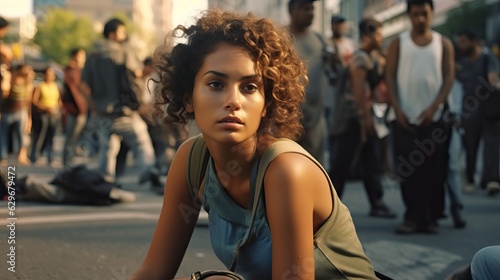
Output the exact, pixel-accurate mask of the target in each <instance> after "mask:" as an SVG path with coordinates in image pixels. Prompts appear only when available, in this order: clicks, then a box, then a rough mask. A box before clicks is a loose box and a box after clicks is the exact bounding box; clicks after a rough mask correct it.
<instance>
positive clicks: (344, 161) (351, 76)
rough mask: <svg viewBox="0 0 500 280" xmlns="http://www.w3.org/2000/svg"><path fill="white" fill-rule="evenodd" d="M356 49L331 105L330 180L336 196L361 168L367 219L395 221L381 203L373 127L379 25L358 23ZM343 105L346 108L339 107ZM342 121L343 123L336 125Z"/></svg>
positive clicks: (377, 144)
mask: <svg viewBox="0 0 500 280" xmlns="http://www.w3.org/2000/svg"><path fill="white" fill-rule="evenodd" d="M359 32H360V48H359V50H357V51H355V52H354V53H353V55H352V58H351V59H350V61H349V63H348V69H347V70H346V71H349V72H348V74H347V75H345V76H344V77H345V79H346V81H342V83H343V84H345V85H346V86H345V87H341V88H337V89H339V90H341V91H342V92H337V93H336V94H339V97H338V98H342V99H344V100H339V102H335V105H336V106H335V107H334V108H335V109H334V112H335V113H338V112H344V114H345V115H343V116H340V115H338V114H336V116H338V117H336V118H335V119H334V123H333V125H334V128H332V132H333V137H332V138H333V141H332V154H331V156H330V172H329V175H330V178H332V182H333V185H334V186H335V189H336V190H337V193H338V194H339V196H340V197H342V194H343V192H344V185H345V183H346V180H347V178H349V175H350V174H352V169H353V168H351V167H352V166H353V165H356V164H357V163H359V164H361V166H362V171H361V172H362V175H361V176H362V179H363V183H364V187H365V190H366V194H367V196H368V200H369V202H370V206H371V210H370V216H373V217H384V218H395V217H396V214H395V213H394V212H392V211H391V210H390V209H389V207H388V206H387V205H386V204H385V203H384V202H383V200H382V197H383V187H382V182H381V175H382V170H381V168H380V166H381V158H380V142H379V139H378V136H377V133H376V131H375V127H374V116H373V109H372V103H373V101H372V98H373V96H374V95H375V93H374V91H375V89H376V87H377V86H378V84H379V83H380V82H381V81H382V79H383V75H384V65H381V63H379V61H378V60H377V59H376V58H375V57H373V56H372V55H371V54H372V53H373V52H374V51H377V50H379V49H380V48H381V47H382V41H383V37H382V24H381V23H380V22H378V21H376V20H374V19H368V18H367V19H363V20H362V21H361V22H360V23H359ZM341 106H345V107H346V108H340V107H341ZM339 122H343V123H341V124H340V123H339Z"/></svg>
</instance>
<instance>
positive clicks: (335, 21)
mask: <svg viewBox="0 0 500 280" xmlns="http://www.w3.org/2000/svg"><path fill="white" fill-rule="evenodd" d="M330 23H331V28H332V40H331V41H332V45H333V46H334V47H335V49H336V50H337V51H338V52H339V57H340V59H341V61H342V64H343V65H344V66H347V65H349V62H350V61H351V57H352V55H353V54H354V52H355V51H356V43H355V42H354V41H353V40H352V39H351V38H349V37H347V36H346V31H347V22H346V18H345V17H343V16H342V15H333V16H332V18H331V20H330Z"/></svg>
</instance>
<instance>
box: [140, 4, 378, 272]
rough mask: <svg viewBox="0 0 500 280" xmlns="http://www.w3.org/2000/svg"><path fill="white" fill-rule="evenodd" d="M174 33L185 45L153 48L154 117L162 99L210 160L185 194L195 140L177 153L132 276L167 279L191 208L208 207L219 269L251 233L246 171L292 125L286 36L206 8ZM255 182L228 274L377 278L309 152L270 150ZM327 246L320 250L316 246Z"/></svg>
mask: <svg viewBox="0 0 500 280" xmlns="http://www.w3.org/2000/svg"><path fill="white" fill-rule="evenodd" d="M173 34H174V39H175V38H187V42H186V43H179V44H177V45H176V46H175V47H174V48H173V50H172V51H170V52H168V51H166V48H165V49H163V48H160V49H158V50H157V53H156V58H157V61H158V68H159V69H160V70H161V74H162V80H161V83H162V85H161V90H160V91H159V96H158V98H159V99H158V101H163V102H159V103H163V104H158V106H157V111H158V112H161V110H162V107H163V106H165V104H168V108H167V116H166V118H165V122H166V124H170V125H171V124H174V123H182V124H185V123H186V122H188V121H189V120H190V119H194V120H195V122H196V124H197V125H198V127H199V129H200V130H201V134H202V136H203V139H204V141H205V143H206V147H207V149H208V152H209V154H210V160H209V162H208V166H207V169H206V172H205V175H206V176H205V177H204V178H205V179H204V180H203V182H202V183H201V184H200V186H199V192H198V193H196V192H195V194H194V198H192V196H191V190H190V189H189V187H188V182H187V178H186V172H187V168H188V166H189V165H190V164H191V162H190V160H193V161H202V158H191V159H190V150H191V148H192V145H193V142H194V141H195V140H196V138H192V139H189V140H187V141H186V142H184V143H183V144H182V145H181V147H180V148H179V149H178V151H177V154H176V156H175V158H174V160H173V162H172V166H171V168H170V170H169V173H168V179H167V182H166V186H165V196H164V201H163V208H162V210H161V214H160V217H159V221H158V225H157V228H156V230H155V233H154V236H153V240H152V243H151V246H150V248H149V252H148V254H147V256H146V258H145V260H144V262H143V264H142V265H141V267H140V268H139V269H138V270H137V271H136V273H135V274H134V276H132V279H148V280H151V279H171V278H173V277H175V275H176V272H177V269H178V268H179V265H180V263H181V261H182V258H183V255H184V253H185V251H186V248H187V246H188V243H189V240H190V238H191V235H192V233H193V230H194V227H195V224H196V218H197V216H198V213H199V212H198V211H199V209H200V207H199V205H200V203H201V204H202V205H203V206H204V208H205V209H207V211H208V212H209V224H210V225H209V228H210V235H211V241H212V247H213V249H214V252H215V253H216V255H217V256H218V257H219V259H221V261H222V262H223V263H224V264H225V265H226V266H227V267H229V266H230V264H231V260H232V256H233V255H232V253H233V250H234V247H235V245H236V243H237V242H238V241H239V240H240V239H242V238H243V236H244V235H245V234H246V232H247V229H248V226H249V217H250V215H251V209H252V203H251V202H250V201H251V200H252V199H253V195H254V193H253V190H254V189H253V188H251V180H250V177H251V171H252V168H253V167H254V166H255V165H256V164H257V163H258V160H259V158H260V157H261V155H262V154H263V153H264V151H266V149H267V148H268V147H269V146H270V145H276V144H278V145H280V144H281V143H285V142H286V141H284V140H283V139H279V138H289V139H296V137H297V136H298V135H299V133H300V132H301V129H302V128H301V126H300V118H301V115H300V113H299V112H300V108H299V106H300V105H301V103H302V102H303V101H304V81H306V77H305V68H304V65H303V64H302V63H301V61H300V59H299V57H298V55H297V53H296V52H295V51H294V50H293V46H292V44H291V41H290V39H289V36H288V35H287V34H288V33H287V32H286V31H285V30H283V29H279V28H277V27H276V26H274V25H273V24H272V23H271V22H270V21H269V20H267V19H259V18H256V17H254V16H252V15H249V16H241V15H238V14H236V13H232V12H225V11H219V10H209V11H207V12H205V13H204V14H203V15H202V17H201V18H199V19H198V20H197V22H196V24H195V25H193V26H190V27H183V26H180V27H177V28H176V29H175V30H174V33H173ZM179 34H180V35H179ZM289 143H290V142H289ZM293 144H295V143H293ZM295 145H296V144H295ZM263 182H264V183H263V189H262V194H263V196H262V197H261V198H260V199H261V200H262V202H263V203H260V208H258V209H257V215H256V218H255V224H254V226H253V229H254V230H253V234H252V236H251V240H250V241H248V243H247V244H246V245H245V247H244V250H242V251H241V252H240V254H239V256H238V263H237V266H236V272H237V273H239V274H241V275H242V276H244V277H245V279H292V278H293V279H298V278H297V277H300V279H333V278H335V279H347V278H349V279H376V278H375V276H374V271H373V268H372V265H371V263H370V261H369V260H368V258H367V257H366V256H365V254H364V252H363V249H362V247H361V244H360V242H359V240H358V237H357V235H356V231H355V229H354V225H353V223H352V220H351V217H350V214H349V212H348V210H347V208H346V207H345V206H344V205H343V204H342V203H341V202H340V200H339V199H338V196H337V195H336V193H335V190H334V189H333V186H332V185H331V183H330V180H329V178H328V176H327V175H326V173H325V171H324V170H323V169H322V167H321V166H320V165H319V164H318V163H317V162H315V161H314V160H313V159H312V157H311V156H310V155H308V154H307V153H306V152H305V151H304V152H303V153H283V154H280V155H279V156H277V157H276V158H275V159H274V160H273V161H272V162H271V164H270V165H269V167H268V169H267V171H266V173H265V175H264V181H263ZM195 187H196V188H198V186H195ZM186 210H187V211H186ZM186 213H188V214H186ZM271 240H272V241H271ZM325 242H326V243H328V244H330V245H329V246H328V249H327V251H326V252H325V251H323V252H320V251H318V250H317V248H316V245H317V244H319V243H325ZM323 253H324V255H329V256H332V255H333V256H334V257H333V258H330V259H329V261H331V262H332V263H333V264H334V265H335V266H333V265H332V264H331V263H325V262H322V261H320V259H323V260H324V255H321V254H323ZM195 270H196V268H193V272H194V271H195ZM332 271H335V273H337V274H336V275H337V276H335V275H334V274H331V273H333V272H332ZM339 275H340V276H339ZM294 277H295V278H294ZM315 277H316V278H315Z"/></svg>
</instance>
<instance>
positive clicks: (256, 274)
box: [202, 159, 272, 280]
mask: <svg viewBox="0 0 500 280" xmlns="http://www.w3.org/2000/svg"><path fill="white" fill-rule="evenodd" d="M256 167H257V164H255V166H254V170H253V171H252V174H255V173H256ZM255 175H256V174H255ZM253 178H254V179H255V176H253ZM251 180H252V179H251ZM250 185H251V186H252V187H251V189H250V199H251V201H250V204H249V205H252V204H253V195H254V192H255V190H254V189H253V185H254V184H250ZM202 197H203V199H202V201H203V207H204V208H205V210H206V211H207V212H208V213H209V216H208V222H209V230H210V240H211V243H212V249H213V250H214V253H215V255H216V256H217V257H218V258H219V260H221V262H222V263H223V264H224V265H225V266H226V267H227V268H228V269H229V267H230V266H231V262H232V260H233V251H234V249H235V247H236V244H237V243H238V242H239V241H240V240H241V239H243V237H244V236H245V235H246V233H247V231H248V227H249V226H250V219H251V216H252V210H251V209H245V208H243V207H241V206H240V205H238V204H237V203H236V202H235V201H234V200H233V199H232V198H231V197H230V196H229V194H228V193H227V192H226V191H225V189H224V187H223V186H222V184H221V183H220V181H219V179H218V178H217V174H216V172H215V170H214V166H213V162H212V159H210V160H209V163H208V166H207V172H206V176H205V187H204V188H203V192H202ZM265 213H266V211H265V205H264V201H263V198H262V197H261V198H260V201H259V205H258V207H257V211H256V215H255V221H254V225H253V231H252V236H251V237H250V238H249V240H248V242H247V244H245V247H244V248H242V249H240V252H239V254H238V263H237V266H236V270H235V272H236V273H239V274H240V275H241V276H243V277H244V278H245V279H249V280H251V279H271V277H272V261H271V259H272V252H271V231H270V229H269V225H268V223H267V219H266V214H265Z"/></svg>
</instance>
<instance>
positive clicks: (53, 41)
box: [34, 8, 98, 65]
mask: <svg viewBox="0 0 500 280" xmlns="http://www.w3.org/2000/svg"><path fill="white" fill-rule="evenodd" d="M37 29H38V31H37V33H36V35H35V38H34V42H35V43H36V44H38V45H39V46H40V48H41V51H42V54H43V55H44V56H46V57H48V58H49V59H52V60H54V61H55V62H57V63H60V64H62V65H65V64H67V63H68V61H69V52H70V51H71V49H73V48H83V49H85V50H89V49H90V47H91V46H92V43H93V42H94V40H95V39H96V38H97V36H98V34H97V33H96V31H95V30H94V26H93V24H92V20H91V19H90V18H88V17H77V16H76V15H75V14H74V13H73V12H70V11H67V10H64V9H61V8H51V9H49V10H48V11H47V13H46V14H45V16H44V17H43V20H42V21H41V22H39V23H38V24H37Z"/></svg>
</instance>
